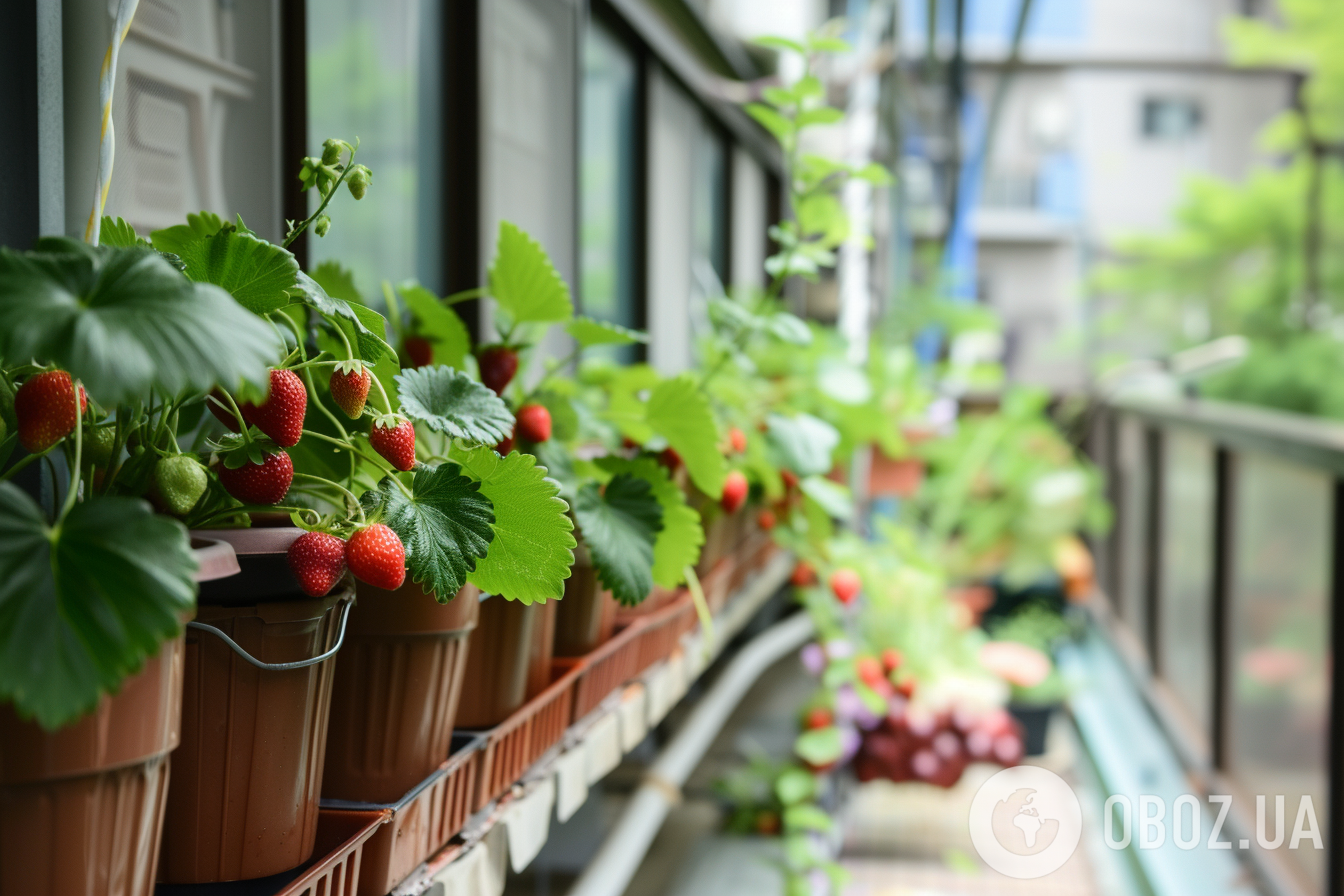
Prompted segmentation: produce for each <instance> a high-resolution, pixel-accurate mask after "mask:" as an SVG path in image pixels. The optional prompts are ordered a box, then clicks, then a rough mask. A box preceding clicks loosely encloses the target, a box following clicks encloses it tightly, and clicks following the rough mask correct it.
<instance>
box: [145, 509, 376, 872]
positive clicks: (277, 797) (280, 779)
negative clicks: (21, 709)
mask: <svg viewBox="0 0 1344 896" xmlns="http://www.w3.org/2000/svg"><path fill="white" fill-rule="evenodd" d="M198 534H199V533H198ZM211 534H214V533H211ZM219 534H220V536H221V537H223V538H226V539H228V540H230V541H231V542H233V543H234V545H235V547H236V548H237V549H238V559H239V563H240V565H241V567H242V573H241V574H240V575H239V576H238V577H237V578H235V579H232V580H230V581H229V583H228V586H227V587H226V588H223V589H220V588H215V589H211V590H210V594H209V595H207V593H206V591H205V590H204V589H203V590H202V595H201V602H202V606H201V607H200V609H199V611H198V613H197V620H196V621H197V623H205V624H208V625H211V626H214V627H216V628H217V629H219V630H220V631H222V632H223V633H224V634H225V635H227V636H228V637H230V638H232V639H233V640H234V641H235V642H236V643H237V644H238V645H239V647H241V649H242V650H244V651H246V652H247V653H248V654H250V655H251V656H252V657H253V658H255V659H256V660H258V661H260V662H263V663H295V662H307V661H311V660H312V659H314V658H316V657H319V656H327V655H329V654H332V653H334V650H335V649H336V648H337V647H338V644H339V636H340V633H341V630H342V624H341V623H342V619H343V617H344V615H345V608H346V607H347V606H348V602H349V598H350V597H351V595H352V591H351V589H350V587H349V585H348V584H347V585H341V586H338V590H337V591H336V592H333V593H332V594H330V595H328V596H326V597H324V598H318V599H312V598H308V597H305V596H304V595H302V594H301V593H300V594H295V593H294V592H292V591H288V590H281V586H280V585H278V584H276V583H275V582H272V581H271V580H269V579H267V578H265V575H266V572H265V571H266V570H267V569H271V568H274V567H275V566H276V563H275V555H276V554H277V553H278V554H280V555H282V556H283V553H284V551H285V550H287V548H288V546H289V543H290V542H292V541H293V540H294V539H295V538H297V537H298V535H299V534H300V530H297V529H291V528H273V529H249V530H238V531H237V532H223V531H222V532H220V533H219ZM286 571H287V567H286ZM290 581H292V578H291V579H290ZM257 591H260V592H264V593H266V594H267V598H266V599H259V596H258V594H257V593H255V592H257ZM276 591H279V592H280V593H279V594H276V595H275V596H274V597H271V596H270V595H271V594H272V593H273V592H276ZM249 599H250V600H251V604H248V603H247V601H248V600H249ZM207 604H215V605H207ZM334 667H335V663H334V656H329V657H328V658H327V659H325V660H323V661H321V662H317V663H312V664H308V665H304V666H303V667H301V668H291V669H285V670H273V669H260V668H257V667H256V666H254V665H252V664H251V663H250V662H249V661H248V660H246V659H244V658H243V657H242V656H241V655H239V654H238V653H237V652H235V650H234V649H233V648H231V647H230V646H229V645H228V644H227V643H225V642H224V641H223V640H222V639H221V638H220V637H219V636H218V635H216V634H214V633H212V632H208V631H203V630H200V629H191V630H189V631H188V634H187V661H186V676H185V687H184V697H183V701H182V745H181V748H180V749H179V750H178V751H177V755H176V756H175V757H174V763H173V765H174V768H173V783H172V786H171V787H170V788H169V791H168V809H167V820H166V822H165V824H164V839H163V854H162V856H161V858H160V862H159V880H160V881H161V882H163V883H209V882H216V881H228V880H248V879H251V878H257V877H265V876H267V875H271V874H278V873H280V872H282V871H287V870H289V869H291V868H294V867H295V866H297V865H301V864H303V863H304V862H305V861H307V860H308V859H309V857H310V856H311V855H312V852H313V845H314V841H315V837H316V834H317V801H318V795H319V794H318V790H319V788H318V785H319V782H320V781H321V780H322V761H323V757H324V754H325V749H326V740H327V715H328V711H329V709H330V705H331V685H332V679H333V677H334V674H333V673H334Z"/></svg>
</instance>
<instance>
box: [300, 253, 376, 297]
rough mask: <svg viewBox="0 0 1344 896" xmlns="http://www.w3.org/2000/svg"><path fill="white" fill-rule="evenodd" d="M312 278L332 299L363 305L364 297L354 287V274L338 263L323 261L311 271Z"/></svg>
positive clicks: (357, 288)
mask: <svg viewBox="0 0 1344 896" xmlns="http://www.w3.org/2000/svg"><path fill="white" fill-rule="evenodd" d="M312 278H313V279H314V280H316V281H317V282H318V284H319V285H321V287H322V289H324V290H325V291H326V293H327V295H329V296H331V297H332V298H333V299H345V300H346V301H347V302H354V303H355V304H357V305H363V304H364V296H363V295H362V294H361V293H360V291H359V287H358V286H356V285H355V275H354V273H353V272H352V271H351V270H350V269H349V268H347V267H345V266H344V265H342V264H341V263H340V262H339V261H331V260H328V261H324V262H322V263H321V264H319V265H318V266H317V267H316V268H314V269H313V271H312Z"/></svg>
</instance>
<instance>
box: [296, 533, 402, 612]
mask: <svg viewBox="0 0 1344 896" xmlns="http://www.w3.org/2000/svg"><path fill="white" fill-rule="evenodd" d="M288 559H289V568H290V569H291V570H293V572H294V575H295V577H296V578H297V579H298V580H299V585H300V587H302V588H303V592H304V593H305V594H307V595H309V596H311V597H321V596H323V595H324V594H326V593H327V592H329V591H331V589H332V588H334V587H335V586H336V583H337V582H338V581H340V579H341V576H343V575H345V571H346V569H347V568H348V569H349V570H350V572H351V573H353V574H354V576H355V578H357V579H359V580H360V581H362V582H367V583H368V584H370V585H372V586H374V587H375V588H381V589H383V590H384V591H395V590H396V589H398V588H400V587H401V585H402V583H403V582H405V581H406V548H405V546H404V545H403V544H402V543H401V539H400V538H399V537H398V536H397V533H396V532H393V531H392V530H391V529H389V528H388V527H387V526H384V525H383V524H382V523H374V524H373V525H370V526H365V527H363V528H362V529H357V530H356V531H355V533H354V534H353V535H351V536H350V540H349V541H345V540H342V539H340V538H337V537H336V536H335V535H331V534H329V533H326V532H305V533H303V534H302V535H300V536H299V537H298V538H296V539H294V543H293V544H291V545H290V546H289V553H288Z"/></svg>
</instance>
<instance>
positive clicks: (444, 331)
mask: <svg viewBox="0 0 1344 896" xmlns="http://www.w3.org/2000/svg"><path fill="white" fill-rule="evenodd" d="M397 292H399V293H401V298H402V300H403V301H405V302H406V307H407V308H409V309H410V310H411V314H413V315H415V318H416V321H417V322H418V323H419V326H418V327H417V329H418V331H419V333H420V335H421V336H424V337H425V338H427V339H428V340H429V341H430V342H432V343H433V344H434V363H435V364H442V365H446V366H448V367H452V368H455V369H457V370H461V369H462V367H463V365H464V364H465V362H466V359H467V355H468V354H469V353H470V352H471V335H470V334H469V333H467V325H466V324H464V323H463V322H462V318H460V317H458V316H457V312H456V311H454V310H453V309H451V308H449V307H448V306H447V305H444V304H443V303H442V302H441V301H439V297H438V296H436V295H434V293H432V292H430V291H429V290H427V289H425V288H424V287H423V286H421V285H420V284H419V283H416V282H415V281H414V280H406V281H404V282H402V283H401V284H400V285H399V286H398V287H397Z"/></svg>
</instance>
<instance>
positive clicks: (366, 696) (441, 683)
mask: <svg viewBox="0 0 1344 896" xmlns="http://www.w3.org/2000/svg"><path fill="white" fill-rule="evenodd" d="M356 594H357V595H358V598H357V602H356V603H355V607H354V609H353V610H351V611H350V623H349V627H348V629H347V631H346V636H345V644H344V645H342V647H341V657H340V659H341V661H340V662H339V663H337V664H336V681H335V684H334V685H333V687H332V700H331V722H330V725H329V726H328V729H327V761H326V770H325V771H324V772H323V775H322V796H323V798H324V799H338V800H354V801H358V802H365V803H393V802H396V801H397V800H399V799H400V798H401V797H402V796H403V795H404V794H406V793H407V792H408V791H409V790H410V789H411V788H412V787H414V786H415V785H416V784H419V783H420V782H421V781H422V780H424V779H425V778H426V777H428V776H429V775H430V774H431V773H433V771H434V770H435V769H437V768H438V767H439V765H440V764H441V763H442V762H443V761H444V760H446V759H447V758H448V751H449V747H450V745H451V742H452V737H453V724H454V722H455V721H456V719H457V706H458V698H459V697H460V696H461V694H462V682H463V681H464V679H465V673H466V669H467V643H468V635H470V634H471V631H472V629H474V628H476V620H477V618H478V617H479V614H480V609H479V608H480V592H479V591H477V589H476V587H475V586H473V585H467V586H465V587H463V588H462V590H461V591H459V592H458V593H457V595H456V596H455V597H454V598H453V599H452V600H450V601H448V603H446V604H441V603H439V602H438V601H436V600H435V599H434V596H433V594H431V593H429V592H426V591H425V590H424V589H423V588H421V587H420V586H419V585H416V584H414V583H413V582H410V581H407V583H406V584H405V585H404V586H402V587H401V588H400V589H398V590H397V591H383V590H381V589H378V588H374V587H372V586H370V585H365V584H364V583H362V582H361V583H359V584H358V587H357V591H356Z"/></svg>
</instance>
